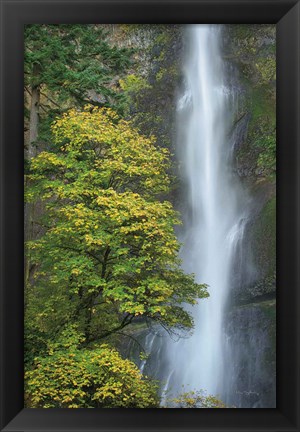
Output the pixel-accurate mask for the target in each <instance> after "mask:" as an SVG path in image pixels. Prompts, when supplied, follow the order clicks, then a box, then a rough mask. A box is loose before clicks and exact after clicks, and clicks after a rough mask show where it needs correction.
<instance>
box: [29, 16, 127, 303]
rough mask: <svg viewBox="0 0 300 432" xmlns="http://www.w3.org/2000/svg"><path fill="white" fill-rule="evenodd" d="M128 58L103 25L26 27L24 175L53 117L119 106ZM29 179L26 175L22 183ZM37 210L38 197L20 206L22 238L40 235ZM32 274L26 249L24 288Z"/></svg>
mask: <svg viewBox="0 0 300 432" xmlns="http://www.w3.org/2000/svg"><path fill="white" fill-rule="evenodd" d="M130 57H131V51H130V50H128V49H124V48H121V49H120V48H117V47H115V46H112V44H110V43H109V32H108V31H107V27H105V26H103V25H99V24H98V25H94V24H84V25H78V24H60V25H40V24H33V25H26V26H25V63H24V65H25V67H24V69H25V80H24V83H25V101H26V103H25V130H26V129H28V131H27V132H26V133H25V149H26V151H25V173H26V174H27V173H28V172H29V171H30V161H31V159H32V158H33V157H34V156H36V154H37V153H38V151H37V150H39V151H41V150H42V149H43V148H47V147H48V146H49V145H51V139H50V124H51V122H52V121H53V119H54V118H55V116H57V115H58V114H61V113H62V112H64V111H66V110H67V109H68V108H70V107H81V106H83V105H84V104H85V103H86V102H89V103H92V104H94V105H99V106H102V105H105V106H113V107H115V108H116V109H119V110H121V107H122V105H123V99H124V95H123V94H122V92H120V91H119V90H118V88H117V82H118V77H119V76H122V74H123V73H124V72H125V70H126V68H127V67H128V66H129V64H130ZM28 181H29V178H28V176H26V177H25V187H26V185H27V184H28ZM41 212H43V207H42V205H41V204H40V203H39V202H36V203H35V205H30V204H29V203H27V205H26V206H25V218H24V219H25V240H26V241H27V240H32V239H35V238H37V237H38V236H39V235H40V232H41V227H39V226H37V225H36V224H35V223H34V221H35V220H36V218H37V216H38V215H39V214H40V213H41ZM33 274H34V266H33V264H32V263H31V259H30V255H29V254H27V258H26V260H25V286H26V291H27V289H28V286H29V280H30V279H32V277H33ZM26 298H27V294H26ZM26 305H27V303H25V306H26Z"/></svg>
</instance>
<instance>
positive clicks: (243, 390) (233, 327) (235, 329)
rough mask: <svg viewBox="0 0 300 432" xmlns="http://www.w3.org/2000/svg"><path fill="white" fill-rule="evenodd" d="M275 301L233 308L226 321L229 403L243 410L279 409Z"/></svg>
mask: <svg viewBox="0 0 300 432" xmlns="http://www.w3.org/2000/svg"><path fill="white" fill-rule="evenodd" d="M275 316H276V302H275V300H271V301H265V302H260V303H257V304H255V303H253V304H248V305H245V306H240V307H235V308H233V309H232V310H231V311H230V312H229V313H228V315H227V316H226V318H225V334H226V341H227V342H226V345H227V346H226V349H227V350H231V351H232V352H233V355H232V356H229V357H228V358H230V357H231V359H232V361H231V364H228V365H227V370H228V373H227V374H226V377H225V379H226V381H227V382H226V383H225V384H226V387H227V388H229V389H230V391H229V392H228V397H227V400H226V402H227V404H228V405H231V406H232V405H234V406H236V407H243V408H275V407H276V381H275V379H274V378H275V374H276V357H275V351H276V347H275V340H276V325H275V322H276V320H275Z"/></svg>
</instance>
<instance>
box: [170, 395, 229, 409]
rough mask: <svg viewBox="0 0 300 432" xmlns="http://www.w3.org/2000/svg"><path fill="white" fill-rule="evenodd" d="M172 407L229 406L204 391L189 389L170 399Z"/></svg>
mask: <svg viewBox="0 0 300 432" xmlns="http://www.w3.org/2000/svg"><path fill="white" fill-rule="evenodd" d="M168 406H171V407H172V408H228V407H227V406H226V405H225V404H224V403H223V402H222V401H221V400H220V399H218V398H217V397H215V396H212V395H206V394H205V392H203V391H189V392H184V393H182V394H180V395H179V396H178V397H176V398H174V399H171V400H170V401H168Z"/></svg>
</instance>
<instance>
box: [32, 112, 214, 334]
mask: <svg viewBox="0 0 300 432" xmlns="http://www.w3.org/2000/svg"><path fill="white" fill-rule="evenodd" d="M52 129H53V136H54V142H55V146H56V149H57V150H56V153H50V152H42V153H40V154H39V155H38V156H37V157H36V158H34V159H33V160H32V163H31V174H30V176H29V179H30V185H31V186H30V187H29V188H28V189H27V191H26V192H27V199H28V200H29V201H31V202H35V201H36V200H38V199H39V200H42V201H44V202H45V206H46V213H45V214H44V215H43V217H42V218H41V222H40V223H41V224H42V225H43V226H44V227H46V228H45V234H44V235H43V236H41V238H39V239H38V240H36V241H32V242H30V243H29V244H28V247H29V250H30V253H31V256H32V260H33V263H35V264H36V265H37V266H38V270H37V271H36V273H35V287H36V289H38V290H39V295H38V296H37V299H34V298H32V299H31V308H33V309H34V310H35V312H37V310H38V312H37V317H36V320H39V327H40V328H43V329H44V330H45V331H46V332H49V331H50V332H51V326H52V325H53V324H54V328H57V327H59V325H61V324H62V323H64V322H72V321H73V322H78V323H79V324H80V325H81V329H82V331H84V333H85V336H86V338H87V340H88V341H89V340H94V339H98V338H102V337H106V336H108V335H109V334H111V333H113V332H115V331H117V330H119V329H121V328H123V327H125V326H126V325H129V324H130V323H131V322H132V321H133V320H135V318H136V317H140V316H143V317H147V318H148V319H151V320H154V321H156V322H158V323H160V324H162V325H163V326H166V327H168V328H170V327H177V328H180V329H181V328H182V329H184V328H191V327H192V324H193V322H192V317H191V316H190V314H189V313H188V312H186V311H185V310H184V309H183V308H182V306H181V304H182V303H183V302H185V303H189V304H195V303H196V300H195V299H196V298H199V297H206V296H207V291H206V287H205V286H204V285H198V284H196V283H195V282H194V280H193V277H192V276H189V275H185V274H184V273H183V271H182V270H181V269H180V267H179V261H178V258H177V256H178V250H179V244H178V242H177V239H176V237H175V234H174V225H176V224H178V223H179V220H178V215H177V213H176V212H175V211H174V210H173V208H172V205H171V204H170V203H169V202H167V201H163V202H160V201H158V200H157V195H158V194H161V193H162V192H165V191H167V190H168V185H169V179H168V176H167V174H166V167H167V166H168V152H167V150H166V149H157V148H156V147H155V146H154V139H153V138H152V137H150V138H146V137H143V136H141V135H139V134H138V132H137V131H136V130H135V129H134V128H133V127H132V125H131V124H130V122H126V121H124V120H119V119H118V117H117V115H116V114H115V113H114V112H113V111H111V110H110V109H104V108H102V109H97V108H94V109H91V108H90V107H87V108H86V110H84V111H83V112H78V111H75V110H71V111H70V112H68V113H67V114H65V115H64V116H63V117H62V118H61V119H58V120H57V121H56V122H55V123H54V124H53V128H52ZM34 297H36V296H34ZM41 302H44V304H43V305H42V304H41ZM106 314H108V316H107V315H106ZM32 315H33V313H32ZM51 317H52V319H51ZM100 323H101V325H99V324H100ZM49 326H50V328H49Z"/></svg>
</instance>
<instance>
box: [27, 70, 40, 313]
mask: <svg viewBox="0 0 300 432" xmlns="http://www.w3.org/2000/svg"><path fill="white" fill-rule="evenodd" d="M38 77H39V66H38V65H34V66H33V70H32V80H33V83H35V84H33V85H32V86H31V101H30V118H29V140H28V145H27V152H26V153H27V154H26V157H27V159H28V161H30V160H31V159H32V158H33V157H35V156H36V154H37V140H38V131H39V109H40V85H39V84H37V82H38ZM26 186H27V180H26V178H25V188H26ZM34 214H35V206H34V205H33V204H31V203H26V204H25V206H24V240H25V242H27V241H29V240H33V239H34V238H35V233H34V226H33V220H34ZM30 273H32V272H31V263H30V257H29V256H28V255H27V254H26V255H25V260H24V282H25V306H26V303H27V296H26V290H27V287H28V283H29V280H30Z"/></svg>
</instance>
